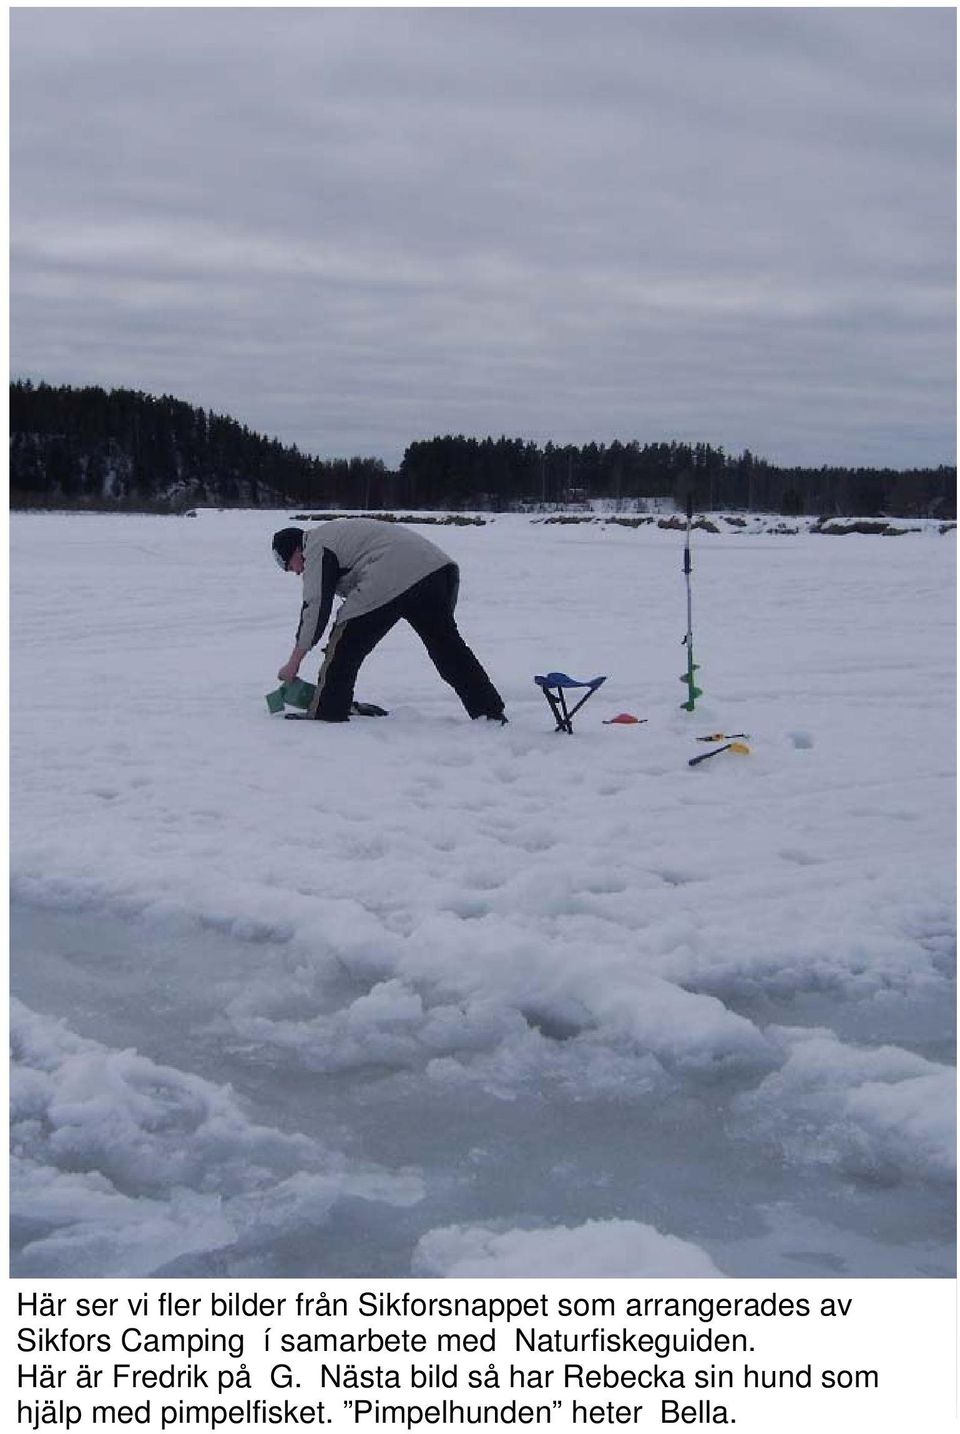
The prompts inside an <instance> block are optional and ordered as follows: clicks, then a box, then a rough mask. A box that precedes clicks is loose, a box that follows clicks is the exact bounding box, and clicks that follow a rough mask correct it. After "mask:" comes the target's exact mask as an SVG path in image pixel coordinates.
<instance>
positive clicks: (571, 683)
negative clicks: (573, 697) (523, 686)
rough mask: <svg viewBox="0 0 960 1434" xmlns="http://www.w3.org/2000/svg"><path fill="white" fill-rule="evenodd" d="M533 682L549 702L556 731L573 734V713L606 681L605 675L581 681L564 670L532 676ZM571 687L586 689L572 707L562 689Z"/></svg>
mask: <svg viewBox="0 0 960 1434" xmlns="http://www.w3.org/2000/svg"><path fill="white" fill-rule="evenodd" d="M533 680H534V682H535V683H536V684H537V686H538V687H539V688H540V690H541V692H542V693H543V695H544V697H545V698H546V699H547V702H548V703H549V704H550V711H551V712H552V713H553V716H554V720H555V721H556V724H557V727H556V730H557V731H558V732H566V733H568V735H569V736H571V737H572V736H573V715H574V713H575V712H579V711H580V708H581V707H582V706H583V704H584V703H585V702H586V700H587V698H588V697H592V696H593V694H594V693H595V692H596V690H597V688H598V687H601V686H602V685H603V683H604V682H606V680H607V679H606V677H591V678H589V679H588V680H587V681H581V680H580V679H579V678H578V677H571V676H570V675H569V674H568V673H566V672H547V673H546V674H543V675H541V676H538V677H534V679H533ZM571 687H585V688H586V691H585V692H584V694H583V696H582V697H581V698H580V701H579V702H577V703H576V704H575V705H574V706H573V707H568V706H567V699H566V697H565V696H564V691H565V689H567V688H571Z"/></svg>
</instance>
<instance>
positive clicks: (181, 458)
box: [10, 382, 386, 512]
mask: <svg viewBox="0 0 960 1434" xmlns="http://www.w3.org/2000/svg"><path fill="white" fill-rule="evenodd" d="M385 472H386V469H385V467H384V465H383V463H382V462H381V461H380V459H378V458H351V459H349V460H347V461H342V462H341V461H334V462H323V461H322V460H321V459H318V458H312V457H310V456H309V455H307V454H304V453H301V452H300V451H299V450H298V449H297V447H296V446H295V445H294V446H293V447H290V448H287V447H284V446H283V444H281V443H279V442H278V441H277V440H276V439H271V438H264V437H262V436H261V435H260V434H258V433H253V432H251V431H250V429H249V428H247V427H246V426H245V425H243V424H240V423H238V422H237V421H236V420H235V419H233V418H226V417H224V416H223V415H221V414H216V413H212V412H208V411H206V410H205V409H202V408H194V407H193V406H192V405H190V404H188V403H184V402H182V401H181V400H179V399H176V398H170V397H168V396H164V397H163V398H154V397H151V395H150V394H145V393H139V392H136V391H134V390H132V389H125V388H115V389H112V390H110V391H109V392H107V391H106V390H104V389H102V388H69V387H63V388H53V387H51V386H50V385H48V384H43V383H41V384H37V385H34V384H32V383H29V382H16V383H12V384H11V385H10V496H11V505H12V506H13V507H47V506H50V505H52V504H55V505H57V506H64V507H76V508H83V507H89V508H129V509H135V510H141V511H142V510H144V509H147V510H157V511H163V512H170V511H182V510H184V509H187V508H193V507H197V506H200V505H214V506H216V507H233V506H236V507H282V506H284V505H285V504H287V503H291V502H297V503H314V502H317V501H319V500H320V499H321V498H324V499H325V500H326V501H330V502H333V501H334V499H333V496H332V495H333V494H335V493H342V494H345V495H349V498H350V502H351V505H357V506H373V502H372V499H373V490H374V489H377V497H378V500H379V499H380V497H381V489H382V482H383V475H384V474H385Z"/></svg>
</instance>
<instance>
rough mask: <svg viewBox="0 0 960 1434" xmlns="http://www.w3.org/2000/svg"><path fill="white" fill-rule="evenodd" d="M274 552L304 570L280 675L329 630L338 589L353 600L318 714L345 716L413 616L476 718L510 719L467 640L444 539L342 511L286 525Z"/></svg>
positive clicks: (333, 642)
mask: <svg viewBox="0 0 960 1434" xmlns="http://www.w3.org/2000/svg"><path fill="white" fill-rule="evenodd" d="M273 555H274V557H275V558H276V560H277V562H278V563H279V564H280V566H281V567H282V568H283V569H284V571H285V572H288V573H298V574H300V575H301V576H302V578H303V607H302V608H301V611H300V624H299V626H298V628H297V637H296V642H295V644H294V648H293V651H292V652H291V654H290V656H289V658H288V659H287V661H286V662H285V663H284V664H283V666H282V667H281V668H280V671H279V673H278V674H277V676H278V677H279V678H280V680H281V682H291V681H292V680H293V678H294V677H296V675H297V673H298V672H299V670H300V664H301V663H302V662H303V659H304V658H305V657H306V655H307V653H308V652H309V651H310V650H311V648H313V647H315V646H316V645H317V643H318V642H319V641H320V638H321V637H322V636H323V632H324V629H325V628H326V625H327V622H328V620H329V618H330V611H331V608H332V605H333V599H334V596H335V595H336V596H339V597H342V598H343V599H344V602H343V604H342V605H341V607H340V610H339V612H338V613H337V616H336V620H335V622H334V624H333V627H332V628H331V630H330V636H329V639H328V641H327V646H326V656H325V657H324V661H323V666H322V667H321V668H320V676H319V678H318V680H317V692H316V696H315V697H314V699H313V703H312V705H311V707H310V714H309V715H310V716H311V717H315V718H317V720H318V721H320V722H346V721H347V720H348V719H349V713H350V704H351V703H352V701H353V689H354V685H355V683H356V680H357V673H358V671H359V670H360V664H361V663H362V662H363V659H364V658H365V657H366V656H367V655H368V654H369V653H370V652H372V651H373V649H374V647H376V645H377V643H378V642H379V641H380V639H381V638H382V637H385V636H386V634H387V633H388V632H389V631H390V629H391V628H392V627H393V626H394V624H395V623H397V622H399V621H400V619H401V618H404V619H405V620H406V621H407V622H408V623H409V624H410V626H411V627H412V628H413V630H414V632H415V633H416V634H417V636H418V637H419V638H420V640H421V641H422V642H423V645H424V647H425V648H426V649H427V652H428V654H429V656H430V660H431V661H432V663H433V665H434V667H435V668H436V669H437V671H438V672H439V674H440V676H441V677H442V678H443V680H444V682H448V683H449V684H450V686H451V687H452V688H453V689H454V691H455V692H456V694H457V696H458V697H459V698H460V701H461V702H462V703H463V705H464V707H465V708H466V709H467V712H468V713H469V715H470V716H471V717H488V718H490V719H492V720H493V719H495V720H497V721H500V722H506V720H507V719H506V717H505V716H504V713H503V698H502V697H501V696H500V694H499V692H498V691H497V689H496V688H495V687H494V685H493V683H492V682H491V681H490V679H489V677H488V676H487V674H486V672H485V671H484V670H483V668H482V667H481V665H480V663H479V662H478V661H477V659H476V657H475V656H474V654H473V653H472V652H471V651H470V648H469V647H468V646H467V644H466V643H465V642H464V640H463V638H462V637H461V636H460V633H459V631H458V629H457V624H456V622H455V621H454V616H453V614H454V609H455V607H456V605H457V591H458V588H459V586H460V570H459V568H458V567H457V565H456V563H455V562H453V561H452V560H451V559H450V558H449V557H448V556H447V554H446V553H445V552H443V551H442V549H440V548H438V547H437V546H436V544H435V543H431V542H429V541H428V540H427V539H426V538H422V537H421V536H420V534H419V533H413V532H411V531H410V530H409V529H408V528H403V527H401V526H400V525H399V524H396V523H383V522H378V521H377V520H376V519H375V518H334V519H333V520H332V521H331V522H327V523H323V524H322V525H321V526H320V527H317V528H311V529H310V530H309V531H307V532H304V530H303V529H302V528H281V529H280V531H279V532H278V533H274V535H273Z"/></svg>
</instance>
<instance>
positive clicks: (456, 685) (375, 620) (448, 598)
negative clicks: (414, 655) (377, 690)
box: [310, 563, 503, 722]
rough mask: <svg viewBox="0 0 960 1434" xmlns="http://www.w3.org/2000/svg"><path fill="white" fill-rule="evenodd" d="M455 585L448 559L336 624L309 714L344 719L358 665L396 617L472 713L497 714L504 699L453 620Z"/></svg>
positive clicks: (452, 565) (456, 572) (456, 575)
mask: <svg viewBox="0 0 960 1434" xmlns="http://www.w3.org/2000/svg"><path fill="white" fill-rule="evenodd" d="M459 588H460V570H459V568H458V567H457V565H456V563H447V564H446V566H445V567H442V568H438V569H437V571H436V572H434V573H430V574H429V575H428V576H427V577H425V578H422V579H421V580H420V582H418V583H414V584H413V586H412V587H409V588H407V590H406V592H403V593H401V594H400V596H399V597H396V598H392V599H391V600H390V602H387V603H384V604H383V606H382V607H377V608H374V609H373V611H372V612H365V613H363V614H362V615H361V616H360V617H351V618H348V619H347V621H346V622H337V623H335V624H334V626H333V629H332V631H331V633H330V639H329V641H328V643H327V651H326V657H325V658H324V662H323V666H322V667H321V669H320V676H319V678H318V679H317V694H316V696H315V697H314V700H313V704H312V706H311V708H310V716H311V717H316V718H317V719H319V720H320V721H323V722H345V721H347V718H348V715H349V712H350V704H351V702H352V701H353V689H354V686H355V685H356V681H357V673H358V672H359V670H360V664H361V663H362V662H363V660H364V658H365V657H367V656H368V655H369V654H370V653H371V652H372V651H373V649H374V648H375V647H376V645H377V643H378V642H379V641H380V639H381V638H382V637H386V635H387V633H388V632H389V631H390V629H391V628H392V627H393V626H395V624H396V623H398V622H399V621H400V619H401V618H403V619H405V621H406V622H408V623H409V624H410V626H411V627H412V628H413V630H414V632H415V633H416V634H417V636H418V637H419V638H420V640H421V641H422V643H423V645H424V647H425V648H426V649H427V653H428V654H429V657H430V660H431V662H432V663H433V665H434V667H435V668H436V669H437V671H438V672H439V674H440V676H441V677H442V678H443V680H444V682H448V683H449V684H450V686H451V687H452V688H453V690H454V691H455V692H456V694H457V696H458V697H459V698H460V701H461V702H462V703H463V705H464V707H465V708H466V709H467V712H468V713H469V715H470V716H471V717H499V716H501V715H502V713H503V698H502V697H501V696H500V694H499V692H498V691H497V689H496V688H495V687H494V685H493V683H492V682H491V681H490V678H489V677H488V676H487V674H486V672H485V671H484V669H483V667H482V666H481V665H480V663H479V662H478V661H477V658H476V657H475V656H474V654H473V653H472V652H471V650H470V648H469V647H468V646H467V644H466V643H465V642H464V640H463V638H462V637H461V636H460V632H459V630H458V628H457V624H456V622H455V621H454V616H453V614H454V609H455V608H456V605H457V593H458V591H459Z"/></svg>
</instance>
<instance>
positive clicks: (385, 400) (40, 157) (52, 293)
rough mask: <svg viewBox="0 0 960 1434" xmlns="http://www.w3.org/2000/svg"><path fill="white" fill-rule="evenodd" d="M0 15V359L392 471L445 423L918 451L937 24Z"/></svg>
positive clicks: (551, 15) (915, 457)
mask: <svg viewBox="0 0 960 1434" xmlns="http://www.w3.org/2000/svg"><path fill="white" fill-rule="evenodd" d="M11 26H12V42H11V86H12V89H11V95H12V116H13V124H12V145H11V185H12V211H11V240H12V276H13V277H12V288H11V315H12V366H13V370H14V372H29V373H31V374H33V375H34V376H42V377H46V378H48V379H50V380H52V381H70V382H78V383H79V382H86V381H96V382H102V383H108V384H133V385H136V386H139V387H144V388H148V389H154V390H156V389H162V390H164V391H168V392H174V393H180V394H181V395H182V396H184V397H187V398H190V399H192V400H193V401H196V402H201V403H204V404H205V405H207V406H211V407H215V408H218V409H221V410H223V411H227V412H231V413H233V414H235V415H236V416H237V417H239V418H241V419H242V420H243V421H245V422H247V423H249V424H251V425H252V426H254V427H257V428H260V429H262V430H264V431H266V432H269V433H275V434H277V435H278V436H280V437H281V438H284V439H286V440H287V441H296V442H297V443H298V444H300V446H301V447H304V448H307V449H310V450H312V451H319V452H324V453H343V452H364V453H367V452H377V453H381V454H382V455H383V456H384V457H385V458H387V459H388V461H391V462H392V461H396V460H397V459H398V458H399V455H400V453H401V452H402V449H403V447H404V445H405V444H406V443H407V442H408V441H410V440H411V439H413V438H416V437H420V436H423V435H424V434H428V433H434V432H440V431H444V430H446V429H448V428H456V429H457V430H463V431H467V432H476V433H486V432H495V433H499V432H504V431H505V432H517V433H521V434H525V435H529V436H534V437H541V438H546V437H552V438H554V439H556V440H557V441H565V440H567V441H588V440H589V439H591V438H596V439H598V440H608V441H609V440H610V439H612V438H613V437H621V438H628V437H633V436H638V437H641V438H661V437H667V438H669V437H674V436H676V437H697V438H704V439H707V440H709V441H712V442H716V443H723V444H725V445H726V446H727V447H728V448H733V449H735V448H738V447H743V446H745V445H749V446H750V447H751V448H753V449H754V450H755V451H758V452H764V453H766V454H768V455H769V456H770V457H772V458H777V459H781V460H783V461H793V460H797V461H831V460H835V461H849V462H857V461H864V462H867V461H870V462H874V461H886V462H890V463H910V462H938V461H950V460H951V459H952V455H953V447H954V432H953V429H954V424H953V408H954V400H953V344H952V334H953V306H954V298H953V286H954V272H953V265H954V252H955V244H954V234H953V231H954V152H953V151H954V139H953V136H954V117H953V109H954V73H953V35H954V29H955V19H954V16H953V13H952V12H949V11H946V10H899V9H897V10H853V9H843V10H831V9H826V10H812V9H778V10H751V9H737V10H723V9H712V10H704V9H696V10H675V9H671V10H629V9H626V10H620V9H618V10H602V9H601V10H577V9H573V10H549V9H547V10H542V9H521V10H502V9H494V10H453V9H440V10H417V9H413V10H402V9H401V10H356V9H337V10H311V9H300V10H286V9H278V10H232V9H225V10H209V9H197V10H184V9H177V10H162V9H147V10H125V9H120V10H109V11H104V10H57V11H53V10H16V11H14V12H12V17H11ZM918 415H921V418H920V421H918V417H917V416H918ZM881 450H882V451H881Z"/></svg>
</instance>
